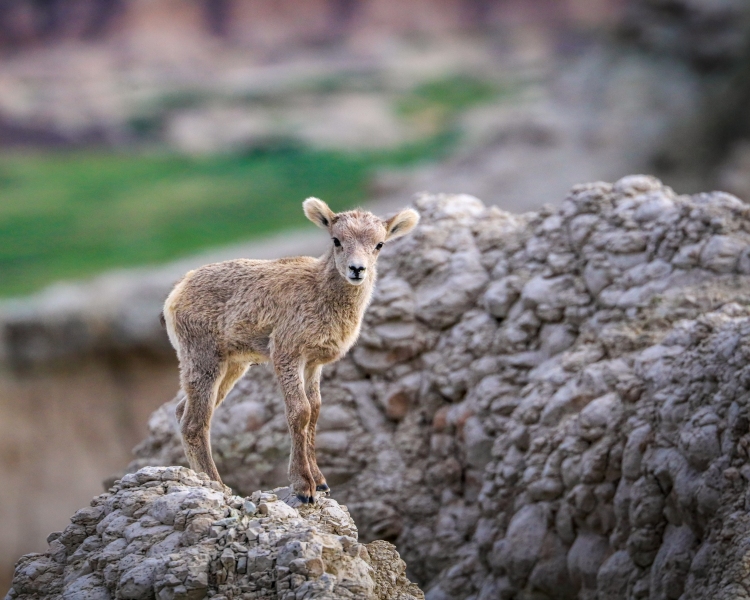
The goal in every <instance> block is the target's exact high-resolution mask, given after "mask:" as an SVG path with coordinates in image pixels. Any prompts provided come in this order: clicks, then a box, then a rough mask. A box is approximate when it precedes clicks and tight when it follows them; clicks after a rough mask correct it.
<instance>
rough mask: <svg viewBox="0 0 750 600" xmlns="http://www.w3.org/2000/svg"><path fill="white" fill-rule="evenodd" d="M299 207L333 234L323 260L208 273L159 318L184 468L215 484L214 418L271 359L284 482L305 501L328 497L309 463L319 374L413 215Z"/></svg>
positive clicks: (180, 287) (356, 324)
mask: <svg viewBox="0 0 750 600" xmlns="http://www.w3.org/2000/svg"><path fill="white" fill-rule="evenodd" d="M303 207H304V210H305V215H307V217H308V219H310V220H311V221H312V222H313V223H315V224H316V225H318V226H319V227H321V228H323V229H326V230H327V231H328V233H329V234H330V236H331V239H332V243H331V245H330V247H329V248H328V251H327V252H326V253H325V254H324V255H323V256H321V257H320V258H317V259H315V258H311V257H306V256H300V257H295V258H283V259H279V260H248V259H238V260H231V261H226V262H222V263H215V264H211V265H206V266H204V267H201V268H200V269H196V270H195V271H190V272H189V273H188V274H187V275H185V277H184V278H183V279H182V280H181V281H180V282H179V283H178V284H177V285H176V286H175V288H174V289H173V290H172V292H171V293H170V294H169V296H168V298H167V300H166V302H165V304H164V311H163V314H164V320H165V323H166V327H167V333H168V334H169V339H170V341H171V342H172V345H173V346H174V348H175V350H176V351H177V356H178V358H179V361H180V383H181V386H182V389H183V391H184V392H185V399H184V400H182V401H181V402H180V404H179V405H178V407H177V410H176V416H177V420H178V421H179V423H180V430H181V432H182V442H183V447H184V449H185V455H186V456H187V459H188V462H189V463H190V467H191V468H192V469H194V470H195V471H198V472H201V471H202V472H204V473H206V474H207V475H208V476H209V477H211V478H212V479H215V480H216V481H221V478H220V476H219V472H218V470H217V469H216V465H215V464H214V461H213V457H212V456H211V447H210V423H211V417H212V416H213V411H214V409H215V408H216V407H217V406H218V405H219V404H221V402H222V400H223V399H224V398H225V396H226V395H227V393H228V392H229V390H231V389H232V387H233V386H234V384H235V382H236V381H237V380H238V379H239V378H240V377H242V375H243V374H244V373H245V372H246V371H247V369H248V368H249V366H250V365H252V364H259V363H262V362H269V361H270V362H271V363H272V364H273V367H274V370H275V372H276V377H277V379H278V381H279V385H280V387H281V390H282V393H283V395H284V401H285V403H286V416H287V423H288V425H289V432H290V434H291V437H292V451H291V456H290V461H289V478H290V480H291V483H292V485H293V486H294V489H295V492H296V493H297V495H298V497H299V498H300V500H302V501H303V502H306V503H307V502H313V501H314V498H315V492H316V491H320V492H327V491H328V489H329V488H328V485H327V483H326V480H325V477H324V476H323V474H322V473H321V472H320V469H319V468H318V465H317V462H316V459H315V426H316V423H317V420H318V415H319V414H320V406H321V399H320V373H321V369H322V367H323V365H325V364H328V363H330V362H333V361H336V360H338V359H339V358H341V357H342V356H343V355H344V354H346V352H347V351H348V350H349V348H351V346H352V345H353V344H354V342H356V340H357V337H358V336H359V330H360V326H361V324H362V317H363V315H364V311H365V309H366V308H367V305H368V304H369V302H370V297H371V296H372V290H373V285H374V282H375V275H376V272H375V271H376V270H375V263H376V261H377V257H378V253H379V251H380V248H382V246H383V243H384V242H386V241H387V240H390V239H394V238H397V237H400V236H402V235H405V234H407V233H409V232H410V231H411V230H412V229H414V227H415V226H416V225H417V223H418V221H419V215H418V214H417V213H416V212H415V211H413V210H411V209H406V210H403V211H401V212H400V213H398V214H396V215H395V216H393V217H391V218H390V219H387V220H383V219H380V218H378V217H376V216H375V215H373V214H372V213H370V212H366V211H361V210H353V211H346V212H342V213H338V214H336V213H334V212H333V211H332V210H331V209H330V208H329V207H328V205H326V203H325V202H323V201H321V200H318V199H317V198H308V199H307V200H305V202H304V204H303ZM323 314H324V315H325V318H321V317H320V315H323Z"/></svg>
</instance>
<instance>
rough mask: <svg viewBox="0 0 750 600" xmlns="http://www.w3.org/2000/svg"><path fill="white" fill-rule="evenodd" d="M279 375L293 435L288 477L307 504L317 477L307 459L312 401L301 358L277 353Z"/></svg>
mask: <svg viewBox="0 0 750 600" xmlns="http://www.w3.org/2000/svg"><path fill="white" fill-rule="evenodd" d="M273 363H274V368H275V370H276V376H277V378H278V380H279V385H280V387H281V391H282V392H283V394H284V402H285V405H286V420H287V424H288V425H289V434H290V436H291V438H292V451H291V455H290V457H289V480H290V481H291V483H292V487H293V488H294V492H295V493H296V494H297V497H298V498H299V499H300V500H301V501H302V502H304V503H306V504H307V503H313V502H315V480H314V479H313V477H312V474H311V473H310V466H309V463H308V460H307V429H308V426H309V424H310V403H309V402H308V401H307V396H306V395H305V386H304V383H303V373H302V361H301V360H300V359H299V358H298V357H289V356H275V357H274V358H273Z"/></svg>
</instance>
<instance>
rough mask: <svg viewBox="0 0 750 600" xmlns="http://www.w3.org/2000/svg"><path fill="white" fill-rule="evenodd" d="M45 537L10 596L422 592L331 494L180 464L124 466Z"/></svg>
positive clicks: (19, 568)
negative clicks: (245, 491)
mask: <svg viewBox="0 0 750 600" xmlns="http://www.w3.org/2000/svg"><path fill="white" fill-rule="evenodd" d="M48 541H49V550H48V551H47V552H46V553H44V554H28V555H26V556H24V557H22V558H21V559H20V560H19V562H18V564H17V565H16V572H15V576H14V578H13V586H12V588H11V590H10V592H9V593H8V595H7V596H6V599H7V600H10V599H19V600H20V599H28V600H31V599H37V598H49V599H52V598H54V599H58V598H59V599H61V600H109V599H110V598H122V599H125V598H132V599H139V600H141V599H148V598H158V599H159V600H192V599H196V600H197V599H201V598H214V599H215V600H232V598H247V599H250V598H258V599H261V598H263V599H269V600H270V599H278V600H302V599H309V598H331V599H333V598H341V599H344V598H350V599H353V598H357V599H359V598H368V599H373V600H375V599H378V600H381V599H382V600H389V599H396V600H416V599H419V598H424V594H422V592H421V591H420V590H419V588H418V587H417V586H416V585H414V584H412V583H410V582H409V581H408V580H407V579H406V577H405V575H404V572H405V569H406V565H405V564H404V562H403V561H402V560H401V558H400V557H399V555H398V553H397V552H396V550H395V548H394V547H393V545H392V544H389V543H388V542H383V541H377V542H373V543H371V544H369V545H364V544H360V543H358V542H357V528H356V527H355V525H354V522H353V521H352V519H351V517H350V516H349V513H348V512H347V509H346V507H345V506H341V505H339V504H338V503H337V502H336V501H335V500H331V499H330V498H324V497H322V498H320V499H319V502H318V504H317V505H315V506H310V505H304V506H302V505H300V504H299V502H298V501H297V500H296V497H294V495H293V494H291V493H290V490H289V488H278V489H275V490H273V492H255V493H253V494H252V496H251V498H241V497H239V496H233V495H232V494H231V493H230V491H229V490H228V489H227V488H225V487H223V486H222V485H220V484H218V483H216V482H212V481H209V480H208V479H207V478H206V477H205V475H203V474H201V475H196V473H194V472H193V471H190V470H189V469H185V468H183V467H158V468H153V467H152V468H144V469H141V470H139V471H138V472H137V473H133V474H129V475H126V476H125V477H123V478H122V479H121V480H118V481H117V482H116V483H115V484H114V486H113V487H112V488H111V489H110V490H109V492H108V493H106V494H102V495H100V496H98V497H96V498H94V499H93V500H92V502H91V506H90V507H87V508H83V509H81V510H79V511H78V512H76V513H75V514H74V515H73V517H72V518H71V524H70V525H69V526H68V527H67V528H66V529H65V530H64V531H62V532H58V533H53V534H51V535H50V536H49V538H48Z"/></svg>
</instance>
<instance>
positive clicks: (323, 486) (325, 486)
mask: <svg viewBox="0 0 750 600" xmlns="http://www.w3.org/2000/svg"><path fill="white" fill-rule="evenodd" d="M315 490H316V491H318V492H323V493H324V494H327V493H328V492H330V491H331V488H329V487H328V484H327V483H321V484H320V485H318V486H316V487H315Z"/></svg>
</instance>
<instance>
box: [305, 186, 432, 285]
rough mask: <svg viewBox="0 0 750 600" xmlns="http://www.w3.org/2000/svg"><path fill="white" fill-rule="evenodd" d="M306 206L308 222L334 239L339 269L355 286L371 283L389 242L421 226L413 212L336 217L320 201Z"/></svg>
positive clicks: (353, 213) (350, 213)
mask: <svg viewBox="0 0 750 600" xmlns="http://www.w3.org/2000/svg"><path fill="white" fill-rule="evenodd" d="M302 206H303V208H304V210H305V215H306V216H307V218H308V219H310V220H311V221H312V222H313V223H315V224H316V225H317V226H318V227H321V228H322V229H325V230H326V231H328V233H329V234H330V235H331V244H332V245H333V260H334V261H335V263H336V269H337V270H338V272H339V274H340V275H341V276H342V277H343V278H344V279H345V280H346V281H347V282H348V283H350V284H352V285H361V284H362V283H364V282H365V281H367V280H368V279H370V277H371V276H372V274H373V273H374V272H375V269H374V267H375V262H376V261H377V259H378V254H380V249H381V248H382V247H383V244H384V243H385V242H387V241H388V240H392V239H395V238H397V237H401V236H402V235H406V234H407V233H409V232H410V231H411V230H412V229H414V227H416V225H417V223H418V222H419V215H418V214H417V212H416V211H414V210H412V209H410V208H407V209H405V210H402V211H401V212H400V213H398V214H396V215H394V216H393V217H391V218H390V219H381V218H379V217H376V216H375V215H374V214H372V213H371V212H367V211H362V210H349V211H346V212H341V213H334V212H333V211H332V210H331V209H330V208H328V205H327V204H326V203H325V202H323V201H322V200H318V199H317V198H308V199H307V200H305V202H304V203H303V204H302Z"/></svg>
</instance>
